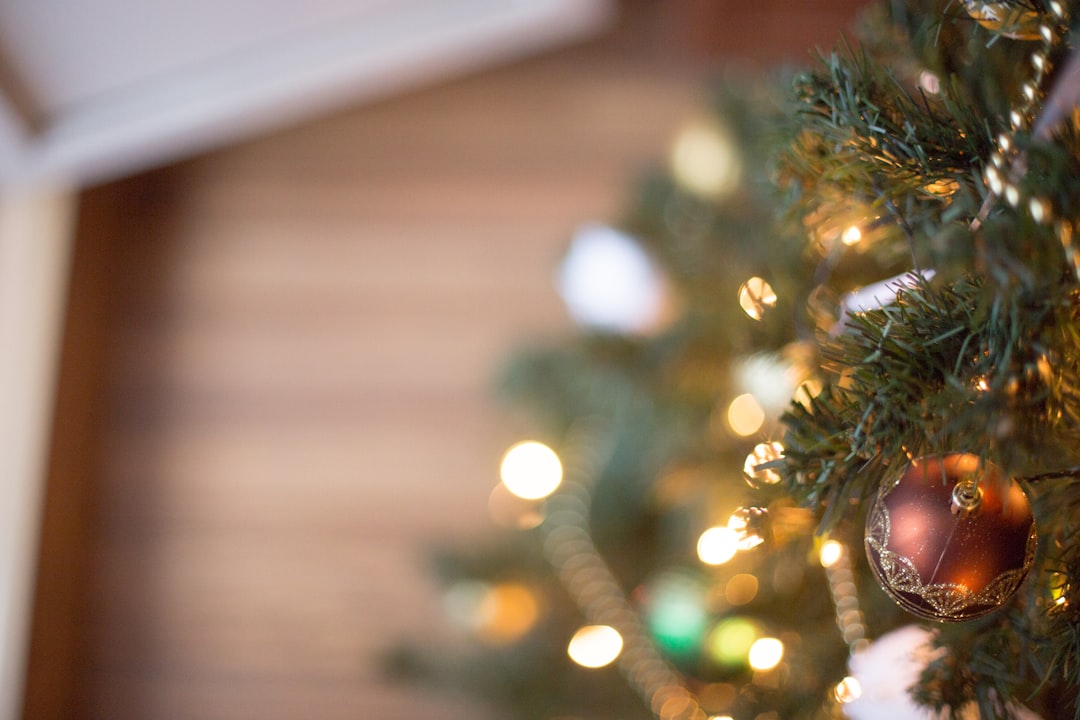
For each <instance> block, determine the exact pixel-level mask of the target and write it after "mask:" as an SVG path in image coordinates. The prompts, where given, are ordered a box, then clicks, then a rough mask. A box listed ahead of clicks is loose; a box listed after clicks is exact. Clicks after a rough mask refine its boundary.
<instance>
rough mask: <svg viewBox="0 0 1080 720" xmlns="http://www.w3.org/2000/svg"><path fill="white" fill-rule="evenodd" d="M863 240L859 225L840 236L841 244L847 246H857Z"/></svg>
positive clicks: (851, 227) (849, 228)
mask: <svg viewBox="0 0 1080 720" xmlns="http://www.w3.org/2000/svg"><path fill="white" fill-rule="evenodd" d="M860 240H862V230H860V229H859V227H858V226H857V225H851V226H850V227H848V229H847V230H844V232H843V234H841V235H840V242H842V243H844V244H845V245H847V246H849V247H850V246H852V245H857V244H858V243H859V241H860Z"/></svg>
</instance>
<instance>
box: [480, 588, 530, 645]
mask: <svg viewBox="0 0 1080 720" xmlns="http://www.w3.org/2000/svg"><path fill="white" fill-rule="evenodd" d="M479 616H480V618H482V621H481V622H480V623H479V627H478V628H477V631H478V634H479V635H480V637H482V638H483V639H485V640H487V641H489V642H492V643H496V644H506V643H511V642H513V641H515V640H517V639H518V638H520V637H521V636H522V635H524V634H525V633H527V632H528V631H529V630H531V629H532V627H533V625H535V624H536V621H537V620H538V619H539V617H540V605H539V603H537V601H536V596H535V595H533V593H532V591H531V590H529V588H527V587H525V586H523V585H517V584H514V583H503V584H500V585H496V586H494V587H492V588H491V589H490V590H489V591H488V592H487V594H486V595H485V596H484V598H483V600H482V601H481V604H480V607H479Z"/></svg>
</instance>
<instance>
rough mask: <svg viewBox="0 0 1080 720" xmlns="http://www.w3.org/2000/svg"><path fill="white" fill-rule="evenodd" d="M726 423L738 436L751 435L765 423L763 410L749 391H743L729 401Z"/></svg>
mask: <svg viewBox="0 0 1080 720" xmlns="http://www.w3.org/2000/svg"><path fill="white" fill-rule="evenodd" d="M727 419H728V425H730V426H731V430H732V432H734V433H735V434H736V435H738V436H739V437H746V436H747V435H753V434H754V433H756V432H757V431H758V430H760V429H761V426H762V425H764V424H765V411H764V410H762V409H761V405H759V404H758V401H757V400H756V399H754V396H753V395H751V394H750V393H743V394H742V395H739V396H738V397H737V398H735V399H734V400H732V401H731V404H730V405H728V409H727Z"/></svg>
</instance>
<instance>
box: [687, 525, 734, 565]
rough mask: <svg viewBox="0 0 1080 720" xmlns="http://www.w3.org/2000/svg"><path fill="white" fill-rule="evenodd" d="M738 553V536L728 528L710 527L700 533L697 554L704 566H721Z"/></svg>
mask: <svg viewBox="0 0 1080 720" xmlns="http://www.w3.org/2000/svg"><path fill="white" fill-rule="evenodd" d="M738 551H739V536H738V534H737V533H736V532H735V531H734V530H732V529H731V528H729V527H711V528H709V529H708V530H706V531H705V532H703V533H701V537H699V538H698V541H697V554H698V558H700V559H701V562H703V563H705V564H706V565H723V564H724V563H726V562H728V561H729V560H731V558H733V557H735V553H737V552H738Z"/></svg>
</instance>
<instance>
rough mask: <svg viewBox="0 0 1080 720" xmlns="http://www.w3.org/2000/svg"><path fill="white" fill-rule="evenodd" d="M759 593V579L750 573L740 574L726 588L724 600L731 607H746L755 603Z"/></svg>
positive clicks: (728, 582) (732, 578) (733, 577)
mask: <svg viewBox="0 0 1080 720" xmlns="http://www.w3.org/2000/svg"><path fill="white" fill-rule="evenodd" d="M757 593H758V579H757V578H756V577H755V576H753V575H751V574H749V573H739V574H738V575H734V576H732V577H731V579H730V580H728V581H727V585H725V586H724V599H725V600H727V602H728V604H729V605H735V606H738V605H746V604H748V603H751V602H753V600H754V598H755V597H757Z"/></svg>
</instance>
